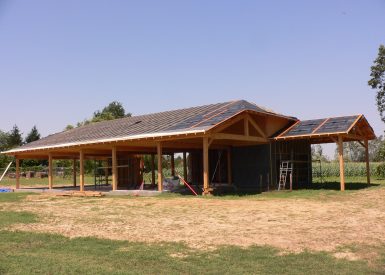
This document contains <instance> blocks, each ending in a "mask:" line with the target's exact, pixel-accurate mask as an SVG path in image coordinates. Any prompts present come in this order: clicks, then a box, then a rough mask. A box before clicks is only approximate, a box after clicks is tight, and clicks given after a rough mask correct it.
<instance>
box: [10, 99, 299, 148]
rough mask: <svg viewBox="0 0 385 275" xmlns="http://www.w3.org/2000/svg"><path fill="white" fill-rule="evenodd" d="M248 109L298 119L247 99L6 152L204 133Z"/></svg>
mask: <svg viewBox="0 0 385 275" xmlns="http://www.w3.org/2000/svg"><path fill="white" fill-rule="evenodd" d="M246 110H247V111H254V112H257V113H264V114H269V115H274V116H280V117H285V118H287V119H291V120H295V118H292V117H286V116H284V115H281V114H277V113H274V112H272V111H269V110H267V109H265V108H263V107H259V106H257V105H255V104H253V103H250V102H247V101H245V100H237V101H231V102H224V103H217V104H210V105H204V106H198V107H192V108H187V109H179V110H174V111H166V112H161V113H153V114H147V115H140V116H133V117H126V118H121V119H116V120H110V121H103V122H98V123H91V124H88V125H85V126H81V127H78V128H74V129H72V130H68V131H64V132H60V133H57V134H53V135H50V136H47V137H45V138H42V139H40V140H37V141H35V142H31V143H28V144H25V145H23V146H21V147H19V148H16V149H13V150H10V151H7V152H6V153H16V152H23V151H29V150H38V149H47V148H55V147H64V146H74V145H82V144H88V143H93V142H94V143H99V142H107V141H115V140H126V139H127V140H129V139H132V138H142V137H143V138H144V137H159V136H162V135H173V134H176V133H204V132H205V131H207V130H209V129H210V128H212V127H214V126H215V125H217V124H219V123H221V122H224V121H226V120H227V119H229V118H231V117H233V116H234V115H236V114H238V113H240V112H243V111H246Z"/></svg>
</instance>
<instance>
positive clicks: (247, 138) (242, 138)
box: [212, 133, 269, 143]
mask: <svg viewBox="0 0 385 275" xmlns="http://www.w3.org/2000/svg"><path fill="white" fill-rule="evenodd" d="M212 137H213V139H228V140H237V141H248V142H257V143H269V140H268V139H267V138H262V137H253V136H242V135H234V134H225V133H218V134H214V135H213V136H212Z"/></svg>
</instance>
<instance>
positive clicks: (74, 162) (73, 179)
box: [72, 159, 76, 187]
mask: <svg viewBox="0 0 385 275" xmlns="http://www.w3.org/2000/svg"><path fill="white" fill-rule="evenodd" d="M72 177H73V178H72V181H73V184H74V187H76V159H73V161H72Z"/></svg>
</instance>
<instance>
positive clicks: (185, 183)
mask: <svg viewBox="0 0 385 275" xmlns="http://www.w3.org/2000/svg"><path fill="white" fill-rule="evenodd" d="M178 177H179V179H180V180H181V181H182V182H183V184H184V185H186V186H187V187H188V189H190V190H191V192H192V193H193V194H194V195H195V196H198V194H197V192H195V190H194V189H193V188H192V187H191V186H190V184H188V183H187V181H185V180H184V178H182V177H181V176H180V175H178Z"/></svg>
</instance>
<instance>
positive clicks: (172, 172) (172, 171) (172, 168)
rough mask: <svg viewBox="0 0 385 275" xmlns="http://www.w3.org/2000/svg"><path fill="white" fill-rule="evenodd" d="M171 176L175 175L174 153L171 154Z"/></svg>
mask: <svg viewBox="0 0 385 275" xmlns="http://www.w3.org/2000/svg"><path fill="white" fill-rule="evenodd" d="M171 176H173V177H175V155H174V153H172V155H171Z"/></svg>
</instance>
